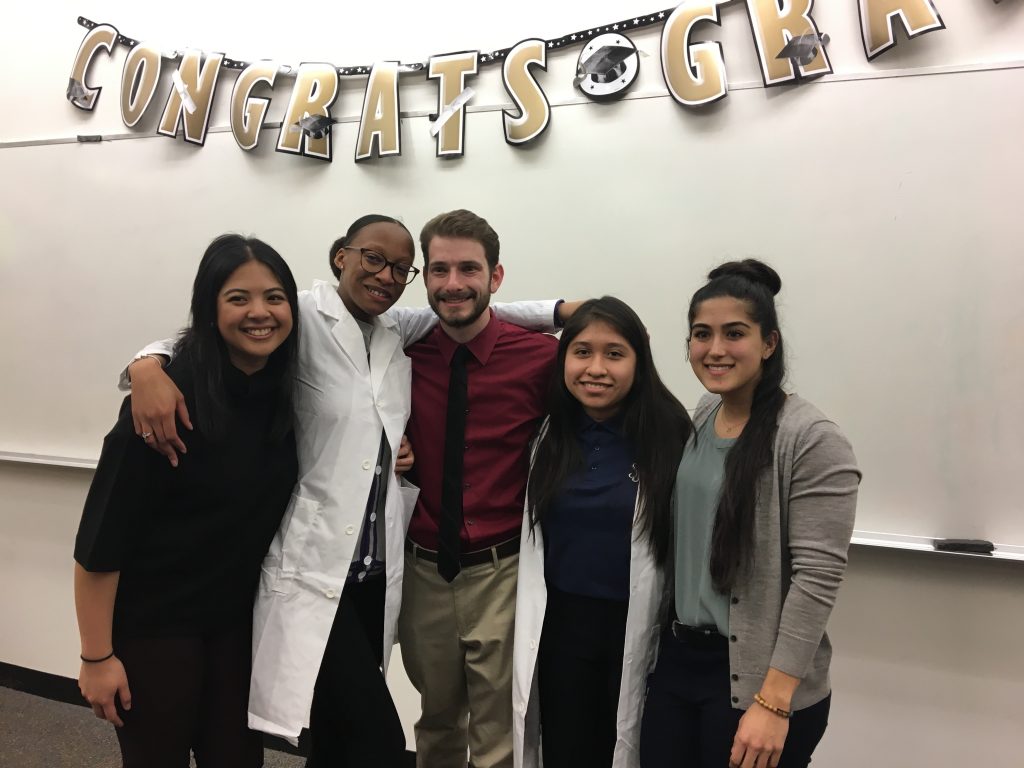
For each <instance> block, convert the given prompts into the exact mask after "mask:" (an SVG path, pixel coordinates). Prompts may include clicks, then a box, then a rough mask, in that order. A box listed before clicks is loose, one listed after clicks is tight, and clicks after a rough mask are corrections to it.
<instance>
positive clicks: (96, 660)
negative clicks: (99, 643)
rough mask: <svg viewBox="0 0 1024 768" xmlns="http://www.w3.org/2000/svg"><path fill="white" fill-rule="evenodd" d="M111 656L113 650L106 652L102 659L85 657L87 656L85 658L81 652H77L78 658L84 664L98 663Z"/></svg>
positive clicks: (112, 655)
mask: <svg viewBox="0 0 1024 768" xmlns="http://www.w3.org/2000/svg"><path fill="white" fill-rule="evenodd" d="M113 657H114V652H113V651H111V652H110V653H108V654H107V655H106V656H104V657H103V658H102V659H87V658H85V656H82V655H81V654H79V656H78V658H80V659H81V660H82V661H84V662H85V663H86V664H99V663H100V662H101V661H106V660H107V659H111V658H113Z"/></svg>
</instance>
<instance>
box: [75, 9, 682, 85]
mask: <svg viewBox="0 0 1024 768" xmlns="http://www.w3.org/2000/svg"><path fill="white" fill-rule="evenodd" d="M673 9H674V6H673V8H668V9H666V10H664V11H658V12H656V13H649V14H644V15H642V16H637V17H635V18H633V19H624V20H622V21H618V22H612V23H610V24H604V25H602V26H596V27H591V28H589V29H582V30H578V31H576V32H571V33H569V34H567V35H562V36H561V37H555V38H551V39H550V40H544V42H545V43H546V45H547V48H548V49H549V50H558V49H561V48H564V47H567V46H571V45H576V44H578V43H580V42H581V41H583V40H585V39H586V38H588V37H593V36H594V35H601V34H606V33H608V32H618V31H619V30H620V29H626V28H628V27H632V28H634V29H640V28H643V27H650V26H652V25H654V24H660V23H661V22H663V21H664V20H665V17H666V16H668V15H669V14H671V13H672V11H673ZM78 24H79V26H82V27H85V28H86V29H89V30H91V29H95V28H96V27H98V26H99V24H97V23H96V22H95V21H91V20H89V19H87V18H85V17H84V16H79V17H78ZM116 44H117V45H123V46H125V47H126V48H129V49H131V48H134V47H135V46H137V45H138V44H139V41H138V40H136V39H135V38H132V37H127V36H126V35H122V34H120V33H119V34H118V36H117V40H116ZM511 50H512V47H511V46H510V47H508V48H500V49H498V50H496V51H492V52H490V53H481V54H479V63H480V64H493V63H495V62H497V61H500V60H502V59H504V58H505V57H507V56H508V54H509V51H511ZM162 55H163V56H164V58H168V59H171V60H175V59H177V58H179V57H180V56H181V54H180V53H179V52H178V51H175V52H174V53H173V54H162ZM250 63H251V62H248V61H242V60H241V59H232V58H228V57H227V56H225V57H224V61H223V64H222V66H224V67H226V68H228V69H237V70H242V69H245V68H246V67H248V66H249V64H250ZM426 68H427V62H423V61H414V62H410V63H408V64H406V63H401V64H399V65H398V71H399V73H400V74H405V73H418V72H422V71H424V70H425V69H426ZM281 69H282V70H283V71H284V72H286V73H287V74H289V75H292V74H295V73H296V72H297V71H298V69H297V68H296V67H291V66H288V65H283V66H282V67H281ZM335 69H336V70H337V72H338V76H339V77H362V76H364V75H367V74H369V72H370V71H371V70H372V69H373V67H372V66H365V65H361V66H349V67H335Z"/></svg>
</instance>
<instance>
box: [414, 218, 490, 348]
mask: <svg viewBox="0 0 1024 768" xmlns="http://www.w3.org/2000/svg"><path fill="white" fill-rule="evenodd" d="M429 249H430V252H429V254H428V258H427V268H426V272H425V273H424V276H423V277H424V280H425V281H426V285H427V300H428V301H429V302H430V307H431V309H433V310H434V311H435V312H436V313H437V316H438V318H440V320H441V325H442V326H444V329H445V331H446V332H448V333H449V335H450V336H452V338H456V339H457V340H459V341H468V340H469V339H472V338H473V337H474V336H476V335H477V334H478V333H479V332H480V331H482V330H483V329H484V328H485V327H486V326H487V323H488V321H489V320H490V316H489V314H487V307H488V305H489V304H490V301H491V294H492V293H494V292H495V291H496V290H498V286H500V285H501V279H502V277H503V276H504V274H505V272H504V269H503V268H502V266H501V265H500V264H499V265H498V266H496V267H495V268H494V270H493V271H492V270H491V269H490V268H489V267H488V265H487V257H486V256H485V255H484V247H483V245H482V244H480V243H478V242H477V241H476V240H470V239H468V238H465V237H442V236H440V235H436V236H434V237H433V238H432V239H431V240H430V244H429Z"/></svg>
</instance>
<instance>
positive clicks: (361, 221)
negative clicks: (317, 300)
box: [327, 213, 416, 278]
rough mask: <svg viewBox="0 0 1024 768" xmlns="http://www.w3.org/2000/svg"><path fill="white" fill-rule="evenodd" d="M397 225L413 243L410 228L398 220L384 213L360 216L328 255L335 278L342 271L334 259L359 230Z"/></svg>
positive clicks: (412, 248) (333, 244) (332, 246)
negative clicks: (376, 226)
mask: <svg viewBox="0 0 1024 768" xmlns="http://www.w3.org/2000/svg"><path fill="white" fill-rule="evenodd" d="M382 223H383V224H397V225H398V226H400V227H401V228H402V229H404V230H405V234H407V235H409V242H410V243H413V239H412V233H411V232H410V231H409V228H408V227H407V226H405V224H403V223H402V222H400V221H399V220H398V219H395V218H392V217H391V216H385V215H384V214H383V213H368V214H366V215H365V216H360V217H359V218H358V219H356V220H355V221H353V222H352V224H351V225H349V228H348V231H347V232H346V233H345V234H344V235H342V236H341V237H339V238H338V239H337V240H335V241H334V242H333V243H331V252H330V253H329V254H327V263H328V264H330V265H331V272H333V273H334V277H335V278H339V277H341V270H340V269H338V265H337V264H335V263H334V258H335V257H336V256H337V255H338V251H339V250H340V249H342V248H344V247H345V246H346V245H348V244H349V243H351V242H352V238H353V237H355V236H356V235H358V234H359V230H361V229H362V228H363V227H368V226H370V225H371V224H382ZM410 250H412V252H413V256H415V255H416V246H415V244H413V245H412V247H411V249H410Z"/></svg>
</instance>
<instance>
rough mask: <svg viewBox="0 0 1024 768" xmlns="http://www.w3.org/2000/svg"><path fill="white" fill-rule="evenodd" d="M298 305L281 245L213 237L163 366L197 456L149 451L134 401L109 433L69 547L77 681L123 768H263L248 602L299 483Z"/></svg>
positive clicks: (227, 237)
mask: <svg viewBox="0 0 1024 768" xmlns="http://www.w3.org/2000/svg"><path fill="white" fill-rule="evenodd" d="M297 307H298V303H297V295H296V289H295V281H294V280H293V278H292V275H291V272H290V271H289V269H288V265H287V264H285V262H284V260H283V259H282V258H281V256H280V255H279V254H278V253H277V251H275V250H274V249H273V248H271V247H270V246H268V245H267V244H266V243H263V242H261V241H259V240H256V239H251V238H249V239H247V238H243V237H241V236H239V235H224V236H222V237H219V238H217V239H216V240H214V241H213V243H211V244H210V246H209V247H208V248H207V250H206V253H205V254H204V255H203V259H202V262H201V263H200V265H199V271H198V273H197V275H196V279H195V284H194V287H193V293H192V321H191V325H190V326H189V327H188V328H186V329H185V331H184V333H183V334H182V336H181V338H180V339H179V341H178V343H177V346H176V354H175V359H174V361H173V362H172V363H171V364H170V366H168V368H167V373H168V375H169V376H170V377H171V378H172V379H173V380H174V382H175V383H176V384H177V386H178V387H179V388H180V389H181V391H182V393H183V394H184V397H185V402H186V404H187V405H188V409H189V412H190V413H191V414H193V416H194V417H195V430H194V431H193V432H192V434H191V438H190V441H189V451H188V453H187V454H184V455H182V457H181V460H180V464H179V466H178V468H173V467H171V466H170V465H169V464H168V463H167V461H166V460H165V459H164V458H163V456H162V455H160V454H159V453H156V452H154V451H151V450H150V449H149V448H147V447H146V444H145V443H144V442H143V440H140V439H139V438H138V437H137V436H136V434H135V429H134V425H133V422H132V415H131V407H130V404H129V402H128V399H127V398H126V399H125V402H124V404H123V406H122V408H121V415H120V418H119V419H118V421H117V423H116V424H115V425H114V428H113V429H112V430H111V432H110V433H109V434H108V435H107V436H106V438H105V439H104V442H103V451H102V454H101V455H100V461H99V465H98V466H97V468H96V475H95V476H94V478H93V482H92V485H91V487H90V489H89V495H88V498H87V499H86V503H85V509H84V511H83V513H82V520H81V523H80V526H79V529H78V536H77V539H76V541H75V560H76V565H75V604H76V607H77V610H78V625H79V631H80V634H81V640H82V653H81V657H82V668H81V673H80V675H79V681H78V682H79V687H80V688H81V690H82V695H83V696H84V697H85V698H86V700H87V701H88V702H89V704H90V705H91V706H92V708H93V711H94V712H95V714H96V716H97V717H99V718H102V719H104V720H109V721H110V722H111V723H113V724H114V725H116V726H118V727H117V737H118V741H119V742H120V744H121V753H122V758H123V764H124V766H126V768H135V767H136V766H138V767H139V768H161V767H163V766H167V768H172V767H173V768H185V767H186V766H188V765H189V755H190V753H191V752H194V753H195V758H196V763H197V764H198V765H199V766H200V767H202V766H213V768H225V767H230V766H252V768H256V767H257V766H261V765H263V747H262V740H261V738H260V736H259V734H257V733H255V732H253V731H250V730H248V728H247V726H246V704H247V702H248V694H249V666H250V647H251V626H252V604H253V597H254V595H255V591H256V585H257V583H258V581H259V574H260V563H261V562H262V560H263V556H264V555H265V554H266V551H267V547H268V546H269V545H270V540H271V539H272V538H273V535H274V532H275V531H276V530H277V527H278V524H279V523H280V521H281V515H282V513H283V512H284V509H285V505H286V504H287V501H288V497H289V494H290V493H291V489H292V486H293V485H294V484H295V478H296V471H297V470H296V457H295V440H294V436H293V433H292V418H291V413H292V411H291V395H290V392H291V390H290V383H291V380H292V369H293V366H294V361H295V355H296V349H297V331H298V328H297V325H298V316H297ZM143 437H144V438H146V437H148V435H143Z"/></svg>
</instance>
